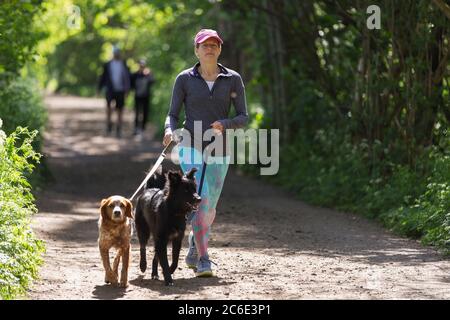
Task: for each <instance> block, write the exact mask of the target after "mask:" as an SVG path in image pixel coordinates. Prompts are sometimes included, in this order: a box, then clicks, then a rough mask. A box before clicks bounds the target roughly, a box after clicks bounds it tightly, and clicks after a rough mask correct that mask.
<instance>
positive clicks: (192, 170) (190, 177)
mask: <svg viewBox="0 0 450 320" xmlns="http://www.w3.org/2000/svg"><path fill="white" fill-rule="evenodd" d="M196 172H197V168H195V167H194V168H192V169H191V170H190V171H189V172H188V173H187V174H186V178H188V179H191V180H194V179H195V173H196Z"/></svg>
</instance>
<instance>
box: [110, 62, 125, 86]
mask: <svg viewBox="0 0 450 320" xmlns="http://www.w3.org/2000/svg"><path fill="white" fill-rule="evenodd" d="M110 66H111V69H110V71H111V80H112V84H113V87H114V90H115V91H123V90H124V83H123V79H124V78H125V77H124V73H125V70H123V69H124V67H123V62H122V61H120V60H112V61H111V64H110Z"/></svg>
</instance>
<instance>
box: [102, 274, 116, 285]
mask: <svg viewBox="0 0 450 320" xmlns="http://www.w3.org/2000/svg"><path fill="white" fill-rule="evenodd" d="M105 282H106V283H111V284H113V285H116V284H117V283H118V282H119V281H118V276H117V274H115V273H114V272H109V273H107V274H106V276H105Z"/></svg>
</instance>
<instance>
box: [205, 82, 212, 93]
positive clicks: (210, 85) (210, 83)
mask: <svg viewBox="0 0 450 320" xmlns="http://www.w3.org/2000/svg"><path fill="white" fill-rule="evenodd" d="M206 84H207V85H208V87H209V91H211V90H212V87H213V85H214V81H206Z"/></svg>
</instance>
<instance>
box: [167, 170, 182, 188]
mask: <svg viewBox="0 0 450 320" xmlns="http://www.w3.org/2000/svg"><path fill="white" fill-rule="evenodd" d="M167 176H168V177H169V181H170V184H171V185H172V186H177V185H178V184H180V182H181V178H182V176H181V174H180V173H179V172H178V171H169V173H168V174H167Z"/></svg>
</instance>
